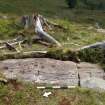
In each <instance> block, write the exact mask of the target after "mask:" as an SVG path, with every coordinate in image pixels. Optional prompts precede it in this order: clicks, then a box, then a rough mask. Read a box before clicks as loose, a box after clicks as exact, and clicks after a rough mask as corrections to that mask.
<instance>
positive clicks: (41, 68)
mask: <svg viewBox="0 0 105 105" xmlns="http://www.w3.org/2000/svg"><path fill="white" fill-rule="evenodd" d="M0 70H1V71H0V72H2V73H3V74H4V75H5V76H6V77H7V78H9V79H14V78H17V79H18V80H21V81H29V82H35V83H47V84H55V85H70V86H72V85H73V86H78V85H81V84H82V82H83V80H85V79H86V78H94V77H95V78H100V79H103V80H104V74H105V73H104V70H102V69H101V68H100V67H99V66H98V65H96V64H90V63H86V62H81V63H78V64H77V63H74V62H71V61H60V60H54V59H49V58H32V59H29V58H28V59H11V60H4V61H0Z"/></svg>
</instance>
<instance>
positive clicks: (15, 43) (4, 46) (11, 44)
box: [0, 40, 24, 49]
mask: <svg viewBox="0 0 105 105" xmlns="http://www.w3.org/2000/svg"><path fill="white" fill-rule="evenodd" d="M23 42H24V40H22V41H17V42H14V43H9V45H10V46H13V45H17V44H18V43H23ZM6 47H7V46H6V45H3V46H1V47H0V49H3V48H6Z"/></svg>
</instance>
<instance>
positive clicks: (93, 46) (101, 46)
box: [79, 41, 105, 50]
mask: <svg viewBox="0 0 105 105" xmlns="http://www.w3.org/2000/svg"><path fill="white" fill-rule="evenodd" d="M97 47H99V48H103V49H104V48H105V41H103V42H97V43H95V44H91V45H88V46H84V47H82V48H80V49H79V50H84V49H88V48H97Z"/></svg>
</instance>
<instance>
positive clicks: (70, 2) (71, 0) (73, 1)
mask: <svg viewBox="0 0 105 105" xmlns="http://www.w3.org/2000/svg"><path fill="white" fill-rule="evenodd" d="M66 2H67V4H68V6H69V8H75V6H76V4H77V0H66Z"/></svg>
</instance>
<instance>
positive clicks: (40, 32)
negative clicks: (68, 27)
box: [34, 16, 61, 47]
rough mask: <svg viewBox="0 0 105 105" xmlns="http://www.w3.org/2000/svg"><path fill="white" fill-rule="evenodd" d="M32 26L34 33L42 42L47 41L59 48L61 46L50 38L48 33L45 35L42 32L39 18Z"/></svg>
mask: <svg viewBox="0 0 105 105" xmlns="http://www.w3.org/2000/svg"><path fill="white" fill-rule="evenodd" d="M34 25H35V32H36V33H37V35H38V36H39V37H40V38H41V39H42V40H44V41H47V42H49V43H51V44H56V45H57V46H59V47H61V44H60V43H59V42H58V41H57V40H55V39H54V38H53V37H52V36H50V35H49V34H48V33H46V32H45V31H44V30H43V28H42V25H41V21H40V18H39V17H38V16H37V18H36V20H35V21H34Z"/></svg>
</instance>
